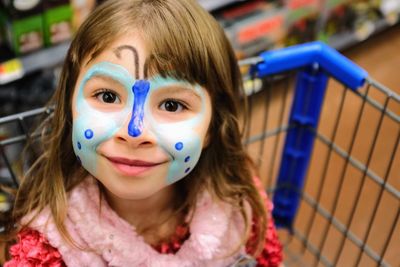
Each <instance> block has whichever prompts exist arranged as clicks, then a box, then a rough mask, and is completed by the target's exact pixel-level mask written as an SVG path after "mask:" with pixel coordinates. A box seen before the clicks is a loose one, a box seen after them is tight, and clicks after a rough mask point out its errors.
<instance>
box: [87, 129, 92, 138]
mask: <svg viewBox="0 0 400 267" xmlns="http://www.w3.org/2000/svg"><path fill="white" fill-rule="evenodd" d="M85 137H86V139H92V137H93V131H92V130H90V129H87V130H86V131H85Z"/></svg>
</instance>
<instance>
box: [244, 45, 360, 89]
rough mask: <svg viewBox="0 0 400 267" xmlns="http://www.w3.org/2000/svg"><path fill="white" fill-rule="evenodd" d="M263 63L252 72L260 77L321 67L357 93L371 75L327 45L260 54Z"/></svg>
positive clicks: (283, 49) (295, 47)
mask: <svg viewBox="0 0 400 267" xmlns="http://www.w3.org/2000/svg"><path fill="white" fill-rule="evenodd" d="M260 57H261V59H262V61H261V62H260V63H258V64H257V65H256V67H255V68H254V69H253V70H252V71H255V72H256V73H257V76H258V77H264V76H267V75H272V74H277V73H282V72H285V71H290V70H293V69H298V68H302V67H306V66H312V65H315V64H318V66H319V67H321V68H322V69H323V70H324V71H326V72H327V73H328V75H329V76H332V77H334V78H335V79H337V80H338V81H340V82H341V83H343V84H344V85H346V86H347V87H349V88H351V89H353V90H356V89H358V88H360V87H362V86H363V85H364V82H365V80H366V78H367V77H368V73H367V72H366V71H365V70H364V69H362V68H360V67H359V66H357V65H356V64H355V63H353V62H352V61H351V60H349V59H347V58H346V57H344V56H343V55H342V54H340V53H339V52H338V51H336V50H335V49H333V48H331V47H329V46H328V45H326V44H324V43H322V42H320V41H316V42H310V43H306V44H300V45H294V46H290V47H287V48H282V49H277V50H271V51H267V52H263V53H262V54H260Z"/></svg>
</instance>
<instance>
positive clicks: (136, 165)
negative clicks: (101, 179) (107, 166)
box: [106, 157, 164, 176]
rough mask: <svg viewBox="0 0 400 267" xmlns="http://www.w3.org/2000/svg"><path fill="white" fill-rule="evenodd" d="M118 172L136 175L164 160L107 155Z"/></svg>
mask: <svg viewBox="0 0 400 267" xmlns="http://www.w3.org/2000/svg"><path fill="white" fill-rule="evenodd" d="M106 158H107V159H108V161H109V162H110V163H111V164H112V165H113V166H114V168H115V169H117V171H118V172H120V173H122V174H123V175H127V176H136V175H139V174H141V173H143V172H146V171H148V170H150V169H152V168H154V167H156V166H159V165H161V164H163V163H164V162H149V161H142V160H130V159H126V158H119V157H106Z"/></svg>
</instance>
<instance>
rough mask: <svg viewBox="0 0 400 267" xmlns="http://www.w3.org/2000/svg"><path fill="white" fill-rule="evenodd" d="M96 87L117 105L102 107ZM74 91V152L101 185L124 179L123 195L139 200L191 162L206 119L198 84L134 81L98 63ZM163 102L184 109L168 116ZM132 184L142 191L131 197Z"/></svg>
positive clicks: (205, 95) (196, 154) (207, 103)
mask: <svg viewBox="0 0 400 267" xmlns="http://www.w3.org/2000/svg"><path fill="white" fill-rule="evenodd" d="M110 87H118V88H117V89H115V88H110ZM99 89H101V90H103V91H104V89H107V90H112V92H114V93H115V95H118V97H119V99H118V100H119V101H118V103H117V102H115V103H105V102H104V101H103V100H104V99H100V98H99V97H100V96H103V98H104V92H103V93H102V94H103V95H101V94H100V95H99V94H97V93H96V92H98V90H99ZM75 90H76V92H75V93H74V107H73V109H74V120H73V136H72V140H73V147H74V151H75V153H76V155H77V157H78V159H79V160H80V161H81V163H82V166H83V167H84V168H85V169H86V170H88V171H89V173H91V174H92V175H93V176H95V177H96V178H98V179H99V180H100V181H102V182H103V184H106V187H107V183H108V184H112V183H113V182H116V183H119V182H121V180H124V181H123V182H122V183H121V184H120V188H123V189H121V190H122V191H124V192H125V193H122V195H123V196H126V197H129V198H136V197H137V196H142V197H143V196H146V195H148V194H149V192H154V191H157V190H159V189H161V188H163V187H165V186H168V185H170V184H172V183H174V182H176V181H178V180H180V179H182V178H183V177H185V176H186V175H187V174H188V173H189V172H190V171H191V170H193V168H194V167H195V165H196V164H197V162H198V160H199V158H200V155H201V151H202V148H203V143H204V140H205V137H206V134H207V130H208V125H209V123H210V119H211V104H210V99H209V96H208V93H207V92H206V91H205V90H204V89H203V88H202V87H200V86H199V85H191V84H189V83H187V82H184V81H179V80H175V79H173V78H162V77H160V76H155V77H152V78H150V79H148V80H137V79H135V78H134V77H133V76H132V74H131V73H130V72H129V71H128V70H127V69H126V68H125V67H124V66H122V65H119V64H114V63H111V62H107V61H103V62H99V63H96V64H94V65H92V66H91V67H90V68H89V69H88V70H87V71H86V72H85V74H84V75H83V78H82V79H81V80H80V84H79V85H78V86H77V87H76V89H75ZM96 94H97V95H96ZM166 101H172V102H171V103H174V101H175V104H179V103H181V104H182V103H184V104H185V105H187V106H186V107H184V108H185V109H184V108H183V107H182V106H180V109H179V110H178V112H169V111H167V110H165V105H166V104H165V103H166ZM171 103H170V104H171ZM181 104H179V105H181ZM146 138H147V139H146ZM121 140H124V141H126V142H122V141H121ZM137 140H139V141H137ZM136 141H137V142H136ZM135 142H136V143H135ZM132 144H133V145H132ZM138 161H140V162H138ZM153 165H154V166H153ZM146 166H147V167H146ZM149 166H150V167H149ZM126 179H129V180H130V181H128V182H126V181H125V180H126ZM146 179H147V180H148V181H149V183H148V184H147V185H143V184H144V183H145V182H143V181H144V180H146ZM134 181H138V182H136V185H135V186H138V187H140V186H141V187H142V190H141V191H142V192H140V193H138V194H136V195H135V194H133V195H131V194H130V193H129V189H128V187H129V184H130V183H131V182H132V183H135V182H134ZM123 184H124V185H123ZM125 186H126V187H125ZM132 186H133V185H132ZM151 186H153V187H154V188H153V189H150V188H144V187H151ZM124 187H125V188H124ZM121 190H120V191H121ZM111 191H113V190H111ZM114 191H118V190H114ZM144 191H145V192H144ZM146 192H147V193H146ZM115 194H117V195H118V193H115Z"/></svg>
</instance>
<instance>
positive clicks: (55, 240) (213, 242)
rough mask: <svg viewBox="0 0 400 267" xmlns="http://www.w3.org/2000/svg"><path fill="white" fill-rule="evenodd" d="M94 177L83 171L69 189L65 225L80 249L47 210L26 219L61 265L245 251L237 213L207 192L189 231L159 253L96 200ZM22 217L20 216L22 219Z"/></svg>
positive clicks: (227, 261) (173, 262)
mask: <svg viewBox="0 0 400 267" xmlns="http://www.w3.org/2000/svg"><path fill="white" fill-rule="evenodd" d="M99 200H100V197H99V189H98V186H97V183H96V181H95V179H94V178H92V177H88V178H87V179H85V180H84V181H83V182H82V183H81V184H80V185H78V186H77V187H76V188H75V189H73V190H72V191H71V193H70V195H69V200H68V216H67V219H66V222H65V225H66V227H67V229H68V231H69V233H70V235H71V237H72V238H73V239H74V240H75V241H76V242H77V243H78V244H79V245H80V246H83V247H85V248H87V249H86V250H82V249H77V248H75V247H73V246H70V245H69V244H68V243H67V242H65V241H64V240H63V239H62V237H61V235H60V233H59V232H58V230H57V228H56V226H55V224H54V223H53V219H52V217H51V215H50V211H49V210H48V209H45V210H44V211H43V212H41V213H40V214H39V216H38V217H37V218H36V219H35V220H34V221H33V222H32V223H31V224H30V227H31V228H33V229H34V230H37V231H39V232H40V233H42V234H43V235H44V236H45V238H46V239H47V240H48V241H49V243H50V245H51V246H53V247H54V248H56V249H57V250H58V251H59V253H60V254H61V257H62V259H63V261H64V262H65V264H66V265H67V266H96V267H97V266H99V267H100V266H143V267H150V266H151V267H153V266H154V267H156V266H160V267H163V266H165V267H166V266H168V267H174V266H177V267H178V266H179V267H184V266H215V267H218V266H230V265H232V264H234V263H235V262H236V261H237V260H238V259H239V258H242V257H243V256H245V255H246V253H245V248H244V247H241V248H240V250H239V251H237V252H236V253H235V254H233V255H232V254H231V253H230V252H232V250H233V249H235V248H236V247H237V245H238V244H239V243H240V240H241V238H242V236H243V234H244V233H243V229H244V224H243V220H242V218H241V216H240V214H239V213H238V212H237V211H234V210H233V209H232V207H231V206H230V205H228V204H225V203H220V202H216V201H213V200H212V198H211V196H210V195H209V194H208V193H204V194H203V195H202V196H201V198H200V199H199V200H198V202H197V205H196V209H195V211H194V216H193V220H192V221H191V223H190V233H191V234H190V237H189V239H188V240H186V241H185V242H184V243H183V244H182V246H181V248H180V249H179V251H178V252H177V253H176V254H161V253H159V252H157V251H156V250H154V249H153V248H152V247H151V246H150V245H149V244H147V243H146V242H144V240H143V238H142V237H141V236H139V235H138V234H137V233H136V231H135V229H134V228H133V227H132V226H131V225H130V224H128V223H127V222H126V221H124V220H123V219H122V218H120V217H119V216H118V215H117V214H116V213H115V212H114V211H113V210H112V209H111V208H110V207H109V206H108V205H107V203H106V201H102V202H101V205H102V206H101V209H99V208H100V201H99ZM28 219H29V217H26V218H25V220H28Z"/></svg>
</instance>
